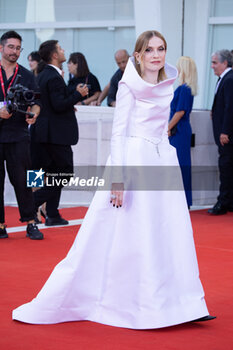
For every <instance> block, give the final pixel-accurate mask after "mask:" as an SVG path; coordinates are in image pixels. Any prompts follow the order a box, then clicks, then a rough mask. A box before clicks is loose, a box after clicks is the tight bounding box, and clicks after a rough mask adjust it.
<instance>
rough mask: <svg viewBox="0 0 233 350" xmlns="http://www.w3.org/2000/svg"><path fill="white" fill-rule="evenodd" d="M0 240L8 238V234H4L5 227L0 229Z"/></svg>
mask: <svg viewBox="0 0 233 350" xmlns="http://www.w3.org/2000/svg"><path fill="white" fill-rule="evenodd" d="M0 238H8V234H7V232H6V226H4V227H3V228H0Z"/></svg>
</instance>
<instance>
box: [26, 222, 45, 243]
mask: <svg viewBox="0 0 233 350" xmlns="http://www.w3.org/2000/svg"><path fill="white" fill-rule="evenodd" d="M26 236H27V237H29V238H30V239H34V240H39V239H43V238H44V236H43V233H42V232H40V231H39V230H38V227H37V226H36V224H35V223H34V224H28V225H27V235H26Z"/></svg>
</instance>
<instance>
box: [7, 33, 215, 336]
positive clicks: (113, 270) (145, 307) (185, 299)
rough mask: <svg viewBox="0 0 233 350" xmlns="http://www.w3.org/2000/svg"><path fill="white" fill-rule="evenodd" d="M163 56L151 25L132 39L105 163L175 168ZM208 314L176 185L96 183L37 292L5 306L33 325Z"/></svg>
mask: <svg viewBox="0 0 233 350" xmlns="http://www.w3.org/2000/svg"><path fill="white" fill-rule="evenodd" d="M165 55H166V41H165V39H164V38H163V36H162V35H161V34H160V33H158V32H156V31H148V32H145V33H142V34H141V36H140V37H139V38H138V40H137V42H136V46H135V52H134V57H131V58H130V59H129V61H128V64H127V67H126V69H125V72H124V75H123V77H122V80H121V81H120V83H119V89H118V93H117V102H116V108H115V115H114V122H113V132H112V139H111V155H110V157H109V160H108V164H110V165H114V166H115V165H130V166H131V165H133V166H135V165H136V166H137V167H138V169H139V168H140V167H143V166H160V167H161V168H162V167H163V166H176V167H177V169H178V160H177V156H176V150H175V148H174V147H172V146H171V145H170V144H169V141H168V135H167V128H168V117H169V106H170V102H171V100H172V97H173V87H172V84H173V82H174V80H175V79H176V76H177V71H176V69H175V68H174V67H172V66H170V65H168V64H165ZM139 172H140V170H139ZM116 175H117V176H120V175H121V174H120V173H118V174H116ZM154 181H155V182H156V181H157V179H156V178H155V179H154ZM166 181H168V182H169V177H168V178H166ZM176 181H178V182H180V181H181V173H180V171H179V172H178V175H177V179H176ZM118 182H119V181H118ZM207 315H208V310H207V307H206V304H205V300H204V292H203V288H202V285H201V282H200V279H199V271H198V265H197V259H196V252H195V246H194V241H193V233H192V227H191V223H190V217H189V212H188V209H187V205H186V199H185V194H184V191H183V190H180V191H169V190H166V189H165V190H164V191H155V190H144V191H141V190H133V191H127V189H126V190H125V191H123V185H122V187H121V186H120V189H119V188H115V187H114V186H113V188H112V191H97V193H96V194H95V197H94V199H93V201H92V203H91V205H90V208H89V210H88V212H87V214H86V217H85V219H84V221H83V224H82V226H81V228H80V230H79V233H78V235H77V237H76V240H75V242H74V244H73V246H72V247H71V249H70V251H69V253H68V255H67V257H66V258H65V259H64V260H62V261H61V262H60V263H59V264H58V265H57V266H56V267H55V269H54V270H53V272H52V274H51V276H50V277H49V279H48V281H47V282H46V283H45V285H44V287H43V288H42V290H41V291H40V292H39V294H38V295H37V297H36V298H35V299H33V300H32V301H31V302H30V303H27V304H24V305H22V306H20V307H18V308H17V309H15V310H14V311H13V319H14V320H18V321H22V322H27V323H33V324H48V323H58V322H65V321H77V320H90V321H95V322H99V323H103V324H107V325H112V326H119V327H127V328H134V329H146V328H160V327H167V326H172V325H176V324H180V323H184V322H188V321H192V320H194V319H197V318H202V317H204V316H207Z"/></svg>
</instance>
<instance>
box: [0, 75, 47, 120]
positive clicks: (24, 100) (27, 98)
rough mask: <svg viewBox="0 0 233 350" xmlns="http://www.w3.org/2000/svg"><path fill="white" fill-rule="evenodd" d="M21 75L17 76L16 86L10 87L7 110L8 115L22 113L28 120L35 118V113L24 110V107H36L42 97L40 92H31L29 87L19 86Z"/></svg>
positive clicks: (7, 96)
mask: <svg viewBox="0 0 233 350" xmlns="http://www.w3.org/2000/svg"><path fill="white" fill-rule="evenodd" d="M20 79H21V75H19V74H18V75H17V77H16V79H15V82H14V84H13V85H12V86H11V87H10V89H9V90H8V92H7V95H6V109H7V111H8V113H10V114H11V113H13V112H20V113H23V114H27V115H28V118H33V117H34V113H31V112H27V111H25V110H23V109H22V108H24V107H30V106H33V105H34V102H35V100H36V99H38V98H39V97H40V93H39V92H34V91H33V90H29V89H28V88H27V87H25V86H23V85H21V84H19V82H20Z"/></svg>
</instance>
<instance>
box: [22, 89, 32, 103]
mask: <svg viewBox="0 0 233 350" xmlns="http://www.w3.org/2000/svg"><path fill="white" fill-rule="evenodd" d="M23 95H24V98H25V100H26V101H32V100H33V98H34V92H33V91H24V93H23Z"/></svg>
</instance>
